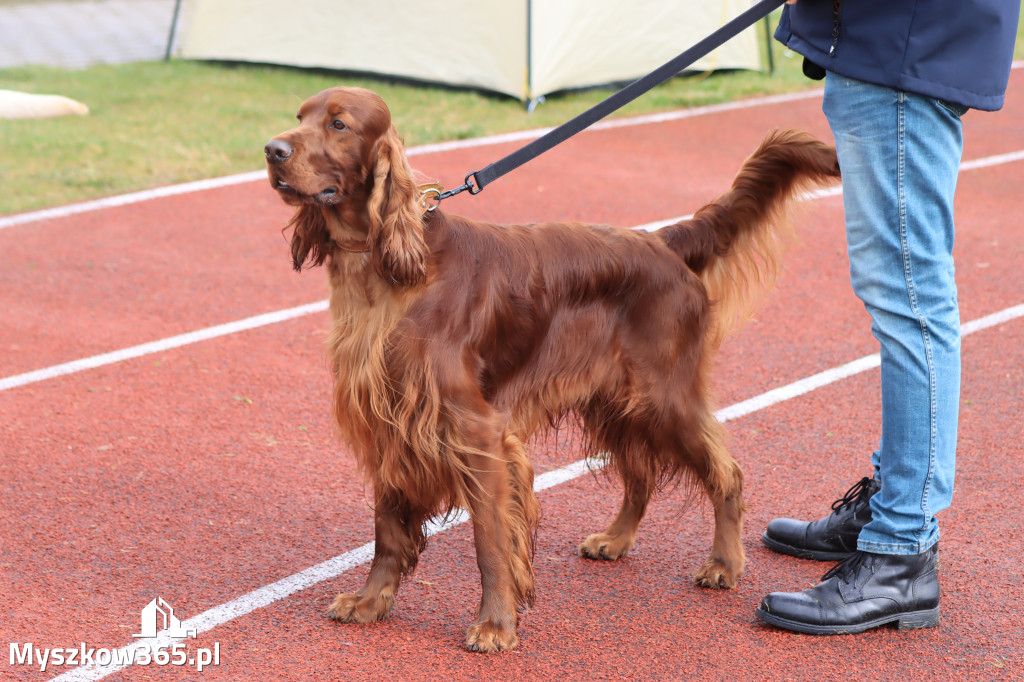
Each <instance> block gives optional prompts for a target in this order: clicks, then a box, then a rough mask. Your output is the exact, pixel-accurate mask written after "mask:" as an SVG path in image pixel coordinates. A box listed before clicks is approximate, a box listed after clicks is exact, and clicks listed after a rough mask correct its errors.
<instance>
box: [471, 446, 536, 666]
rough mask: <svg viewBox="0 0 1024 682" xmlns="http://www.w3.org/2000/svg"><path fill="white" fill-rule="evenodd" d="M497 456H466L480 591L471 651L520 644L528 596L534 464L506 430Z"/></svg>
mask: <svg viewBox="0 0 1024 682" xmlns="http://www.w3.org/2000/svg"><path fill="white" fill-rule="evenodd" d="M495 450H496V452H497V453H498V456H494V457H489V456H476V457H472V458H470V460H471V461H470V466H471V468H472V470H473V472H474V476H473V479H474V481H473V485H472V486H470V487H469V489H470V491H471V492H470V501H469V506H470V510H471V514H472V517H473V536H474V540H475V543H476V560H477V565H478V566H479V567H480V582H481V587H482V588H483V594H482V595H481V598H480V605H479V606H478V607H477V613H476V621H475V622H474V623H473V624H472V625H470V627H469V630H467V632H466V647H467V648H468V649H470V650H471V651H505V650H507V649H512V648H514V647H516V646H517V645H518V644H519V636H518V635H517V634H516V628H517V627H518V625H519V607H520V606H525V605H527V604H529V603H530V602H531V601H532V599H533V565H532V559H533V535H534V531H535V530H536V525H537V515H538V512H537V499H536V496H535V495H534V492H533V467H532V466H531V465H530V463H529V461H528V460H527V458H526V453H525V449H524V448H523V445H522V443H521V442H520V440H519V439H518V438H516V437H515V436H512V435H509V434H506V435H505V437H504V438H503V442H502V444H501V445H499V446H498V447H496V448H495Z"/></svg>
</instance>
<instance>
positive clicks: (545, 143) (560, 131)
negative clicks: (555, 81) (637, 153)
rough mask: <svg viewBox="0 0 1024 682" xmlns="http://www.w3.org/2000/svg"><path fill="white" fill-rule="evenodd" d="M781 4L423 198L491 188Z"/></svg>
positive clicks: (753, 13) (775, 0) (733, 24)
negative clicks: (453, 185)
mask: <svg viewBox="0 0 1024 682" xmlns="http://www.w3.org/2000/svg"><path fill="white" fill-rule="evenodd" d="M783 2H785V0H761V1H760V2H758V3H757V4H756V5H754V6H753V7H751V8H750V9H748V10H747V11H745V12H743V13H741V14H739V15H738V16H736V18H734V19H732V20H731V21H729V22H728V23H726V24H725V25H724V26H722V27H721V28H719V29H718V30H717V31H715V32H714V33H712V34H711V35H709V36H708V37H706V38H704V39H703V40H701V41H700V42H699V43H697V44H696V45H694V46H693V47H691V48H690V49H688V50H686V51H685V52H683V53H682V54H680V55H679V56H677V57H675V58H674V59H672V60H671V61H668V62H666V63H664V64H662V65H661V66H659V67H658V68H657V69H655V70H654V71H652V72H650V73H649V74H647V75H646V76H642V77H641V78H638V79H637V80H635V81H633V82H632V83H630V84H629V85H627V86H626V87H624V88H623V89H621V90H619V91H618V92H616V93H615V94H614V95H612V96H611V97H609V98H608V99H606V100H604V101H602V102H598V103H597V104H595V105H594V106H593V107H591V108H590V109H587V110H586V111H584V112H583V113H582V114H579V115H578V116H576V117H575V118H573V119H571V120H569V121H567V122H565V123H563V124H562V125H560V126H558V127H557V128H555V129H554V130H551V131H549V132H547V133H545V134H544V135H542V136H541V137H538V138H537V139H536V140H534V141H533V142H530V143H529V144H527V145H526V146H524V147H521V148H520V149H517V150H516V151H514V152H512V153H511V154H509V155H508V156H506V157H505V158H503V159H499V160H497V161H495V162H494V163H492V164H491V165H489V166H487V167H486V168H484V169H482V170H478V171H473V172H472V173H470V174H469V175H467V176H466V180H465V183H464V184H462V185H460V186H459V187H456V188H454V189H450V190H447V191H443V192H442V191H440V190H439V189H434V188H431V189H428V190H426V192H425V194H426V193H436V197H435V198H434V201H435V202H440V201H441V200H443V199H447V198H448V197H451V196H455V195H456V194H459V193H460V192H465V191H467V190H468V191H469V193H470V194H479V193H480V192H481V191H482V190H483V188H484V187H486V186H487V185H489V184H491V183H492V182H494V181H495V180H497V179H498V178H500V177H501V176H502V175H505V174H506V173H508V172H510V171H513V170H515V169H516V168H519V167H520V166H522V165H523V164H524V163H526V162H527V161H529V160H531V159H534V158H536V157H538V156H540V155H541V154H543V153H544V152H546V151H548V150H549V149H551V148H552V147H554V146H555V145H558V144H561V143H562V142H565V141H566V140H568V139H569V138H570V137H572V136H573V135H575V134H576V133H578V132H580V131H581V130H584V129H585V128H587V127H589V126H591V125H593V124H594V123H596V122H597V121H600V120H601V119H602V118H604V117H605V116H607V115H608V114H610V113H612V112H613V111H615V110H616V109H619V108H621V107H623V106H625V105H626V104H629V103H630V102H632V101H633V100H635V99H636V98H637V97H639V96H640V95H642V94H644V93H645V92H647V91H648V90H650V89H651V88H653V87H655V86H656V85H661V84H662V83H664V82H665V81H667V80H668V79H670V78H672V77H673V76H675V75H676V74H678V73H679V72H680V71H682V70H683V69H685V68H686V67H688V66H689V65H690V64H692V63H694V62H695V61H697V60H698V59H700V58H701V57H703V56H704V55H706V54H708V53H709V52H711V51H712V50H714V49H715V48H717V47H720V46H721V45H723V44H724V43H726V42H728V41H729V40H731V39H733V38H735V37H736V36H737V35H739V33H740V32H741V31H743V30H744V29H746V28H749V27H751V26H753V25H754V24H755V23H757V22H758V21H760V20H761V19H764V18H765V17H766V16H768V15H769V14H770V13H771V12H772V11H773V10H775V8H777V7H779V6H780V5H782V3H783ZM436 207H437V203H435V204H434V205H433V206H432V207H431V210H433V208H436Z"/></svg>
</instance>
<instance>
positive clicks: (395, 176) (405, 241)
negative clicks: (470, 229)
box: [367, 126, 427, 286]
mask: <svg viewBox="0 0 1024 682" xmlns="http://www.w3.org/2000/svg"><path fill="white" fill-rule="evenodd" d="M373 164H374V166H373V189H372V191H371V192H370V199H369V202H368V203H367V208H368V210H369V214H370V235H369V237H370V239H369V241H370V244H371V247H372V250H373V264H374V267H375V268H376V270H377V274H378V275H380V276H381V277H384V278H389V279H391V280H392V281H393V282H395V283H396V284H398V285H400V286H413V285H415V284H418V283H420V282H422V281H423V280H424V279H426V276H427V244H426V241H425V240H424V236H423V207H422V206H421V205H420V202H419V197H418V196H417V192H416V183H415V182H413V174H412V169H411V168H410V167H409V162H408V160H407V159H406V157H405V150H404V149H403V147H402V141H401V139H399V137H398V133H397V132H396V131H395V128H394V126H389V127H388V131H387V132H386V133H385V134H384V135H382V136H381V138H380V139H379V140H378V141H377V144H376V148H375V150H374V161H373Z"/></svg>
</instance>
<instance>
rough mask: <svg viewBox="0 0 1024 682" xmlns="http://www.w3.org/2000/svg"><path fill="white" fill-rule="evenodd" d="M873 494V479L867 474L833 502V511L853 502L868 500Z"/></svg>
mask: <svg viewBox="0 0 1024 682" xmlns="http://www.w3.org/2000/svg"><path fill="white" fill-rule="evenodd" d="M870 495H871V479H870V478H868V477H867V476H865V477H864V478H862V479H860V480H859V481H857V482H856V483H854V484H853V487H851V488H850V489H849V490H847V491H846V494H845V495H843V496H842V497H840V498H839V499H838V500H836V501H835V502H833V503H832V511H839V510H841V509H843V508H844V507H847V506H849V505H851V504H856V503H857V502H860V501H861V500H866V499H868V497H869V496H870Z"/></svg>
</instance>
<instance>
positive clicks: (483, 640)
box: [466, 621, 519, 653]
mask: <svg viewBox="0 0 1024 682" xmlns="http://www.w3.org/2000/svg"><path fill="white" fill-rule="evenodd" d="M517 646H519V635H517V634H516V630H515V628H514V627H503V626H500V625H497V624H495V623H492V622H490V621H484V622H482V623H473V624H472V625H470V626H469V629H468V630H466V648H467V649H469V650H470V651H480V652H483V653H490V652H493V651H508V650H509V649H515V648H516V647H517Z"/></svg>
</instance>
